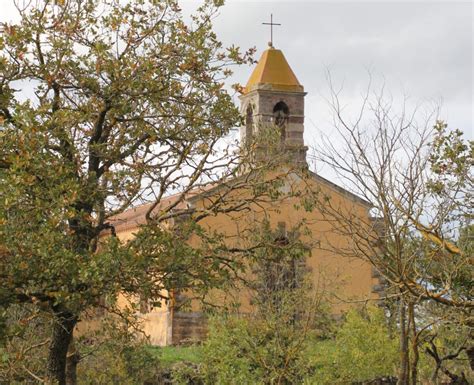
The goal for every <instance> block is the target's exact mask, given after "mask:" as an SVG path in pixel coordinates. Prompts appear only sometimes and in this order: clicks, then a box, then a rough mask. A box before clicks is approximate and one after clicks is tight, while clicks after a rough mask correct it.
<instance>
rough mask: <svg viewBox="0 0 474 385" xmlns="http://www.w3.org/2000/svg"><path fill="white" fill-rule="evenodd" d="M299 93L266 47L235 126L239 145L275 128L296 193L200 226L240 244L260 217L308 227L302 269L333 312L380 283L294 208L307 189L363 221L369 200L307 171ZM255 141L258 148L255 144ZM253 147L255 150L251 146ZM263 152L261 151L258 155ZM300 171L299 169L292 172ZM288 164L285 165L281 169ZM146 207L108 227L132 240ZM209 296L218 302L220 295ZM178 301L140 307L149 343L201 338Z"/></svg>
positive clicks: (319, 219) (204, 196) (197, 318)
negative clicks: (336, 249) (239, 124)
mask: <svg viewBox="0 0 474 385" xmlns="http://www.w3.org/2000/svg"><path fill="white" fill-rule="evenodd" d="M305 95H306V93H305V91H304V87H303V86H302V85H301V84H300V83H299V81H298V79H297V77H296V76H295V74H294V72H293V71H292V69H291V67H290V66H289V64H288V62H287V60H286V58H285V56H284V55H283V53H282V51H281V50H278V49H275V48H273V47H272V46H270V47H269V48H268V49H267V50H266V51H264V52H263V54H262V56H261V58H260V60H259V62H258V64H257V65H256V67H255V68H254V70H253V73H252V74H251V76H250V78H249V80H248V82H247V85H246V87H245V88H244V89H243V93H242V95H241V97H240V100H241V112H242V115H243V117H244V118H245V124H244V125H242V127H241V128H240V140H241V144H242V145H243V146H245V145H248V146H250V145H251V144H252V143H254V139H255V137H257V136H258V135H259V134H260V133H261V132H260V131H262V130H264V129H265V128H266V127H273V128H276V129H277V130H278V138H277V139H275V140H277V141H279V143H278V145H277V146H276V148H277V149H278V151H280V152H281V155H282V159H285V163H286V164H288V165H289V167H287V168H286V170H287V172H286V174H285V180H284V183H283V185H282V186H281V189H282V190H285V191H292V192H297V193H296V194H294V195H291V194H289V195H288V196H287V198H286V199H284V200H278V201H275V202H267V203H266V204H264V205H263V207H262V205H261V204H260V205H258V206H257V205H255V206H253V207H252V210H251V211H246V212H245V213H240V212H239V213H234V214H233V213H227V214H216V215H214V216H208V217H206V218H205V219H204V220H203V221H202V222H200V225H201V226H203V227H204V228H207V229H209V230H211V231H213V230H219V231H221V232H223V233H225V234H226V235H227V236H229V239H233V242H235V243H236V244H239V242H241V241H242V239H243V237H244V235H243V234H245V230H246V229H247V230H248V229H251V226H252V225H254V224H255V223H261V222H262V221H264V220H266V221H268V223H269V224H270V227H271V228H273V229H279V230H280V231H283V232H285V231H290V229H293V228H296V227H298V226H300V224H301V223H304V224H305V227H306V228H307V229H308V232H306V233H305V234H304V235H301V237H302V238H304V239H303V240H304V241H305V242H306V243H307V244H308V245H310V250H309V253H308V257H307V258H306V260H305V264H306V270H307V271H308V274H309V276H310V280H311V281H312V283H313V284H314V287H319V288H321V287H327V288H328V291H330V292H331V293H332V294H334V295H333V296H332V301H333V302H332V308H333V312H334V313H335V314H338V313H341V312H343V311H344V310H346V309H347V308H348V307H349V306H352V305H351V304H352V303H355V302H359V301H363V300H368V299H374V298H377V297H378V296H379V291H380V285H379V281H378V278H377V275H376V274H375V273H374V271H373V270H372V267H371V266H370V264H368V263H367V262H365V261H363V260H360V259H357V258H347V256H342V255H338V254H337V253H335V252H333V251H331V250H330V248H329V247H325V245H327V244H329V243H331V244H341V245H344V244H346V243H347V242H349V239H345V238H344V237H343V236H341V235H340V233H337V232H335V231H333V230H334V229H333V228H332V226H333V225H332V224H331V223H330V222H329V221H326V220H325V218H324V217H323V215H322V214H321V213H320V212H319V211H318V210H317V208H314V209H312V210H305V209H301V208H300V209H297V208H296V207H301V200H302V198H303V199H304V194H305V192H306V191H309V190H313V191H320V192H322V193H324V194H326V195H327V196H330V197H331V200H332V202H333V204H334V205H337V206H338V207H341V208H343V209H344V210H347V211H348V212H351V213H352V215H358V216H359V217H360V218H363V219H364V221H365V222H367V223H369V222H370V217H369V210H370V205H369V204H368V203H367V202H365V201H364V200H362V199H360V198H359V197H357V196H355V195H353V194H352V193H350V192H348V191H346V190H344V189H343V188H341V187H339V186H337V185H336V184H334V183H332V182H330V181H328V180H326V179H325V178H323V177H321V176H319V175H317V174H315V173H312V172H310V171H309V170H308V167H307V164H306V152H307V147H306V146H305V143H304V139H303V134H304V117H305V112H304V109H305V103H304V100H305ZM257 147H258V146H257ZM256 151H262V150H261V149H260V150H259V149H258V148H256ZM265 156H268V154H266V155H265V151H263V155H262V157H263V159H264V158H265ZM293 169H294V170H303V172H301V173H299V172H297V171H294V172H293V171H291V170H293ZM288 170H290V171H288ZM218 188H219V186H215V187H213V188H212V189H210V190H208V191H206V192H203V193H196V194H193V196H192V197H190V198H189V199H187V201H186V202H184V203H180V204H186V206H187V207H205V205H206V202H207V201H208V200H209V199H212V194H213V191H215V190H216V189H218ZM174 199H176V198H175V197H169V198H166V199H164V200H163V202H162V203H161V204H162V205H166V204H172V203H173V200H174ZM147 209H148V208H147V207H146V206H139V207H137V208H134V209H131V210H128V211H126V212H124V213H123V214H121V215H120V216H118V217H117V218H115V219H114V221H115V224H114V225H115V231H116V234H117V236H118V237H119V238H120V239H121V240H122V241H127V240H129V239H131V238H133V236H134V235H133V234H134V232H136V231H137V229H138V227H139V226H140V225H141V224H143V223H145V213H146V211H147ZM235 295H236V296H237V297H240V298H238V299H239V302H240V303H241V306H242V311H243V312H251V311H252V305H251V299H250V298H249V296H248V294H247V293H245V291H240V292H237V293H235ZM215 298H216V300H217V301H219V300H221V299H219V298H220V297H219V295H217V296H216V297H215ZM178 302H179V301H177V300H175V301H168V302H166V303H165V302H163V304H162V306H160V307H156V308H153V309H146V311H145V310H144V311H143V312H142V313H141V314H140V317H141V318H142V321H143V328H144V331H145V333H146V334H147V335H148V336H149V337H150V340H151V343H152V344H155V345H171V344H179V343H181V342H183V341H189V340H200V339H202V338H204V336H205V333H206V321H205V319H206V317H205V315H204V314H203V312H202V311H201V310H200V308H199V306H192V307H191V308H190V309H188V310H182V309H181V308H180V307H179V306H178Z"/></svg>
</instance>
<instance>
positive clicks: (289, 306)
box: [200, 223, 329, 384]
mask: <svg viewBox="0 0 474 385" xmlns="http://www.w3.org/2000/svg"><path fill="white" fill-rule="evenodd" d="M297 230H298V231H297ZM299 230H301V228H299V229H296V228H295V229H292V231H290V229H288V233H287V234H284V233H285V232H286V231H285V230H283V229H281V228H280V229H278V230H276V231H275V230H274V229H270V227H269V224H268V223H264V224H263V226H262V228H261V229H255V230H254V236H253V241H254V243H253V247H251V248H249V249H251V250H252V254H253V255H252V257H251V258H250V260H251V261H252V262H253V264H252V269H253V272H254V274H253V277H252V278H251V279H250V280H249V282H248V284H249V288H250V292H251V298H252V306H253V308H254V311H253V312H252V313H251V314H248V313H247V314H246V313H242V311H241V310H240V312H239V313H232V312H231V313H226V314H224V315H220V316H218V317H215V318H214V319H213V320H212V322H211V327H210V331H209V338H208V340H207V341H206V342H205V344H204V355H203V364H202V367H201V369H200V372H201V376H202V378H203V381H204V383H206V384H207V383H209V384H211V383H212V384H214V383H225V384H256V383H258V384H295V383H303V382H304V380H305V379H308V378H310V375H311V373H312V368H311V365H310V362H311V361H310V357H309V354H308V349H309V347H310V345H311V343H312V342H313V340H314V336H315V335H316V334H318V333H319V334H322V333H324V332H325V328H327V325H328V323H329V315H328V314H329V313H328V308H327V305H326V303H325V295H326V293H325V292H323V290H322V288H319V287H312V286H311V285H310V284H309V282H308V281H307V279H306V278H307V277H306V276H307V274H306V273H307V272H306V270H305V264H304V261H305V258H306V256H307V253H308V245H306V244H304V243H303V242H302V241H301V240H300V239H299V238H298V236H297V234H298V232H299Z"/></svg>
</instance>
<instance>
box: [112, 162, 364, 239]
mask: <svg viewBox="0 0 474 385" xmlns="http://www.w3.org/2000/svg"><path fill="white" fill-rule="evenodd" d="M309 175H310V176H311V177H312V179H313V180H315V181H316V182H317V183H322V184H324V185H326V186H328V187H329V188H331V189H332V190H334V191H337V192H338V193H339V194H342V195H343V196H345V197H347V198H349V199H351V200H353V201H355V202H358V203H359V204H361V205H363V206H365V207H367V209H369V208H371V207H372V205H371V204H370V203H369V202H367V201H366V200H364V199H362V198H361V197H359V196H358V195H356V194H354V193H352V192H350V191H348V190H346V189H344V188H343V187H340V186H338V185H337V184H335V183H333V182H331V181H329V180H327V179H326V178H323V177H322V176H320V175H318V174H316V173H314V172H312V171H310V172H309ZM240 178H242V177H240ZM240 178H236V179H235V180H234V181H237V180H239V179H240ZM231 182H232V181H229V183H230V184H226V183H210V184H209V185H206V186H200V187H197V188H195V189H192V190H191V191H189V192H188V193H186V194H184V195H183V194H181V193H178V194H174V195H170V196H168V197H164V198H163V199H162V200H161V201H160V202H159V204H158V205H157V206H156V207H155V209H154V210H153V214H158V213H159V212H160V211H161V210H167V208H169V207H170V206H171V205H174V204H176V206H174V209H175V210H187V209H189V208H190V207H192V206H193V204H194V202H195V201H196V200H199V199H202V198H205V197H206V196H208V195H210V196H212V195H213V194H214V193H216V190H217V189H220V188H223V187H225V188H232V186H231V184H232V183H231ZM151 206H152V203H146V204H142V205H140V206H137V207H133V208H130V209H128V210H126V211H124V212H122V213H120V214H118V215H115V216H114V217H112V218H110V219H109V223H110V224H111V225H112V226H114V228H115V231H116V232H117V233H120V232H122V231H130V230H135V229H137V228H138V227H140V226H141V225H144V224H146V213H147V212H148V210H149V209H150V207H151ZM104 235H105V233H104Z"/></svg>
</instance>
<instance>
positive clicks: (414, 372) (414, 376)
mask: <svg viewBox="0 0 474 385" xmlns="http://www.w3.org/2000/svg"><path fill="white" fill-rule="evenodd" d="M408 319H409V322H410V326H411V333H412V340H411V350H412V352H413V357H412V361H411V365H410V369H411V384H412V385H416V383H417V381H418V361H419V359H420V354H419V352H418V333H417V331H416V323H415V304H414V303H413V302H410V303H409V304H408Z"/></svg>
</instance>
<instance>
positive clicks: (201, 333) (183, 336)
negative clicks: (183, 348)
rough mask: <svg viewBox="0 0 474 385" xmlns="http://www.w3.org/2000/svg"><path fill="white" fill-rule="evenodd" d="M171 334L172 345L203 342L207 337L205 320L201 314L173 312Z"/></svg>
mask: <svg viewBox="0 0 474 385" xmlns="http://www.w3.org/2000/svg"><path fill="white" fill-rule="evenodd" d="M171 334H172V336H171V341H172V344H173V345H183V344H188V343H193V342H199V341H203V340H204V339H205V338H206V337H207V318H206V316H205V315H204V314H203V313H202V312H185V311H175V312H174V313H173V320H172V332H171Z"/></svg>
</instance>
